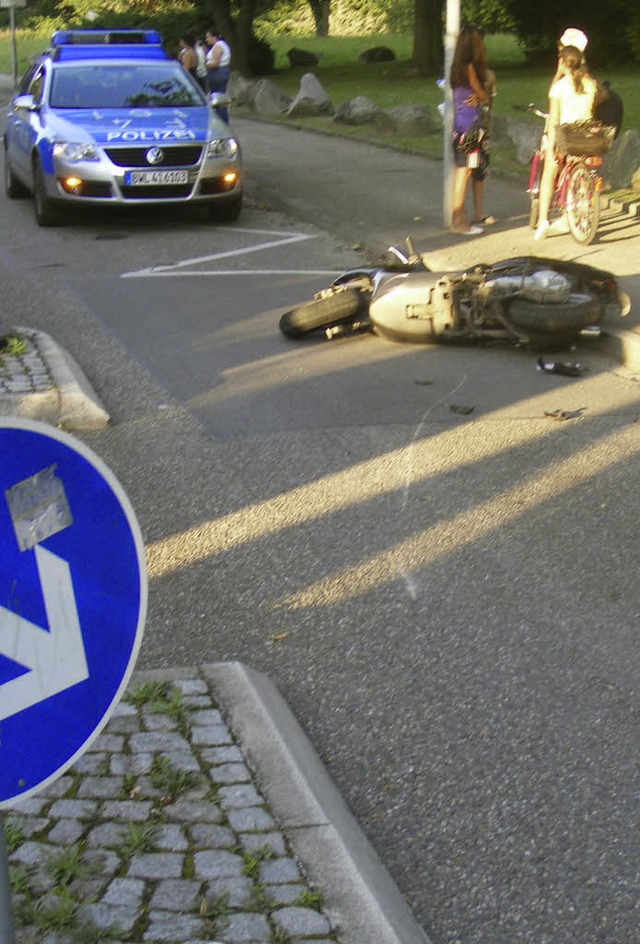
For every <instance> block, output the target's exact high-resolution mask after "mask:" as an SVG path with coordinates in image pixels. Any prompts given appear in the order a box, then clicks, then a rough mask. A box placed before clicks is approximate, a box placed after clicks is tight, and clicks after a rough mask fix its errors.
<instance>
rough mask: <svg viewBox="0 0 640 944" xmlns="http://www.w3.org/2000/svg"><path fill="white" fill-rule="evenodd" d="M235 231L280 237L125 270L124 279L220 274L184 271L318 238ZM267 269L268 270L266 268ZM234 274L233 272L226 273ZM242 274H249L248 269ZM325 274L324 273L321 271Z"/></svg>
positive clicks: (306, 234)
mask: <svg viewBox="0 0 640 944" xmlns="http://www.w3.org/2000/svg"><path fill="white" fill-rule="evenodd" d="M233 232H234V233H238V232H240V233H253V234H256V235H260V236H278V237H279V238H278V239H272V240H269V241H268V242H264V243H256V244H254V245H252V246H243V247H241V248H238V249H229V250H227V251H225V252H216V253H213V254H212V255H208V256H196V257H195V258H194V259H183V260H182V261H181V262H174V263H172V264H171V265H160V266H150V267H149V268H148V269H139V270H138V271H136V272H124V273H123V274H122V276H121V277H122V278H123V279H139V278H153V277H155V276H158V275H219V274H220V273H219V272H217V271H214V272H200V271H199V270H198V271H186V272H185V271H184V270H185V268H186V267H187V266H195V265H202V264H204V263H207V262H215V261H217V260H218V259H229V258H234V257H237V256H244V255H248V254H249V253H252V252H262V251H263V250H265V249H276V248H279V247H280V246H288V245H290V244H291V243H299V242H304V241H305V240H307V239H317V237H316V236H313V235H310V234H308V233H282V232H278V231H274V230H267V229H242V228H240V227H238V228H236V229H234V230H233ZM265 271H266V270H265ZM226 274H233V273H230V272H229V273H226ZM241 274H242V275H249V274H253V273H249V272H247V271H246V270H245V271H244V272H242V273H241ZM321 274H324V273H321Z"/></svg>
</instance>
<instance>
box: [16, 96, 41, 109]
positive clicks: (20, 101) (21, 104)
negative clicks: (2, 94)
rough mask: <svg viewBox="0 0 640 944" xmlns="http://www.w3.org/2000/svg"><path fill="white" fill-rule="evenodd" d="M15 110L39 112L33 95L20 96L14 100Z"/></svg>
mask: <svg viewBox="0 0 640 944" xmlns="http://www.w3.org/2000/svg"><path fill="white" fill-rule="evenodd" d="M13 107H14V110H15V109H17V108H26V109H27V111H37V110H38V107H39V106H38V105H37V104H36V102H35V101H34V98H33V95H18V96H17V97H16V98H14V100H13Z"/></svg>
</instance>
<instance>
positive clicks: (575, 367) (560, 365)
mask: <svg viewBox="0 0 640 944" xmlns="http://www.w3.org/2000/svg"><path fill="white" fill-rule="evenodd" d="M536 370H541V371H542V372H543V373H545V374H562V375H563V376H564V377H580V376H581V375H582V374H583V373H584V371H585V368H584V367H583V366H582V364H577V363H576V362H575V361H574V362H569V361H551V362H548V361H545V360H544V358H543V357H539V358H538V360H537V361H536Z"/></svg>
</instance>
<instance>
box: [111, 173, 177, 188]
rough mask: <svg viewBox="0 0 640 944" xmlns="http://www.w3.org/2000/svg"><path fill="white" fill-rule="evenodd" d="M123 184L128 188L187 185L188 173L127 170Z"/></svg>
mask: <svg viewBox="0 0 640 944" xmlns="http://www.w3.org/2000/svg"><path fill="white" fill-rule="evenodd" d="M124 182H125V184H126V185H127V186H128V187H140V186H146V187H148V186H149V185H150V184H151V185H152V186H153V185H154V184H187V183H189V171H187V170H129V171H127V173H126V174H125V175H124Z"/></svg>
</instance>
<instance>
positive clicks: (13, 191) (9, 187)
mask: <svg viewBox="0 0 640 944" xmlns="http://www.w3.org/2000/svg"><path fill="white" fill-rule="evenodd" d="M4 189H5V193H6V195H7V196H8V198H9V199H10V200H17V199H18V197H24V196H26V195H27V194H28V192H29V191H28V190H27V188H26V187H25V186H24V185H23V184H21V183H20V181H19V180H18V178H17V177H16V175H15V174H14V173H13V171H12V170H11V167H10V166H9V155H8V154H7V149H6V147H5V150H4Z"/></svg>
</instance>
